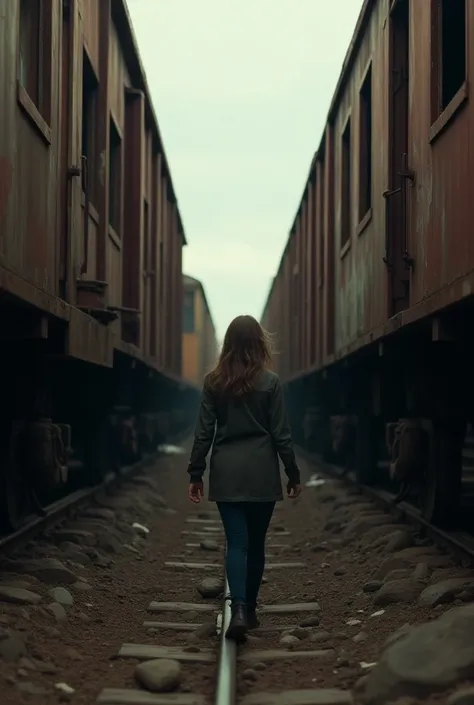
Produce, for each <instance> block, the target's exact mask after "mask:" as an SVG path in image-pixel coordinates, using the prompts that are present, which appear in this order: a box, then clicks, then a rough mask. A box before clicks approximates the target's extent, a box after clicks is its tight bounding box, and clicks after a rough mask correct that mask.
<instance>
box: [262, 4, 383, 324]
mask: <svg viewBox="0 0 474 705" xmlns="http://www.w3.org/2000/svg"><path fill="white" fill-rule="evenodd" d="M376 2H377V0H364V2H363V5H362V8H361V10H360V12H359V16H358V18H357V22H356V26H355V29H354V32H353V34H352V39H351V41H350V44H349V47H348V49H347V51H346V54H345V57H344V61H343V62H342V67H341V71H340V74H339V79H338V82H337V84H336V88H335V90H334V93H333V97H332V100H331V103H330V105H329V110H328V113H327V118H326V121H325V123H324V129H323V134H322V135H321V138H320V140H319V146H318V149H317V150H316V152H315V153H314V156H313V159H312V161H311V166H310V169H309V174H308V177H307V178H306V181H305V188H304V192H305V191H306V186H307V184H308V181H309V178H310V177H311V173H312V170H313V168H314V167H315V166H316V163H317V161H318V156H319V154H320V153H322V152H323V151H324V146H325V140H326V128H327V125H328V124H331V123H332V122H333V120H334V117H335V113H336V110H337V107H338V104H339V100H340V98H341V94H342V91H343V88H344V86H345V84H346V81H347V78H348V75H349V71H350V70H351V68H352V64H353V62H354V60H355V57H356V53H357V50H358V48H359V43H360V40H361V37H362V32H363V30H364V29H365V26H366V24H367V22H368V20H369V18H370V15H371V13H372V10H373V9H374V7H375V4H376ZM304 192H303V193H304ZM303 198H304V195H303V196H302V198H301V199H300V202H299V204H298V208H297V210H296V214H295V216H294V218H293V221H292V225H291V228H290V230H289V233H288V238H287V241H286V244H285V247H284V249H283V252H282V254H281V257H280V263H279V265H278V269H277V272H276V274H275V276H274V277H273V279H272V282H271V284H270V289H269V291H268V295H267V298H266V300H265V304H264V306H263V311H262V315H261V318H263V317H264V315H265V313H266V310H267V307H268V304H269V303H270V299H271V296H272V293H273V288H274V286H275V280H276V278H277V277H278V275H279V274H280V272H281V268H282V266H283V261H284V258H285V255H286V252H287V250H288V247H289V244H290V241H291V237H292V235H293V232H294V228H295V224H296V219H297V217H298V214H299V212H300V209H301V204H302V202H303Z"/></svg>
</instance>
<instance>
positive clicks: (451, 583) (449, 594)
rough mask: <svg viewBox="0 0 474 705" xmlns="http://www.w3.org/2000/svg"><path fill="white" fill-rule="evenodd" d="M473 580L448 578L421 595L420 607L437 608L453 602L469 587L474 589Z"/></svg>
mask: <svg viewBox="0 0 474 705" xmlns="http://www.w3.org/2000/svg"><path fill="white" fill-rule="evenodd" d="M472 585H473V581H472V578H471V579H469V578H448V579H447V580H443V581H442V582H440V583H436V584H435V585H430V586H429V587H427V588H425V589H424V590H423V592H422V593H421V595H420V599H419V602H420V605H426V606H429V607H436V606H437V605H442V604H446V603H447V602H452V601H453V600H454V599H455V597H456V596H457V594H458V593H460V592H462V590H464V589H466V588H467V587H472Z"/></svg>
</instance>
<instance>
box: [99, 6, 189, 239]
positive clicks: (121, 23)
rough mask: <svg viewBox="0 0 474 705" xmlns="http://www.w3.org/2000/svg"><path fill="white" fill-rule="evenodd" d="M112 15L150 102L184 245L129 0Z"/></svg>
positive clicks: (168, 169) (180, 227)
mask: <svg viewBox="0 0 474 705" xmlns="http://www.w3.org/2000/svg"><path fill="white" fill-rule="evenodd" d="M112 16H113V17H114V18H115V20H116V21H117V23H118V28H119V30H120V32H121V36H120V39H121V41H122V42H123V48H124V50H125V51H127V52H128V56H127V59H128V62H129V63H130V64H131V65H132V66H133V67H134V69H135V71H134V73H135V74H136V75H135V76H134V78H136V79H138V82H139V84H140V85H139V86H135V87H136V88H140V89H141V90H143V92H144V94H145V97H146V100H147V103H148V109H149V111H150V114H151V117H152V122H153V128H154V131H155V137H156V139H157V141H158V144H159V148H160V152H161V154H162V156H163V162H164V166H165V170H166V173H167V176H168V179H169V183H170V187H171V191H172V194H173V200H174V203H175V204H176V211H177V216H178V225H179V229H180V234H181V237H182V239H183V245H187V244H188V243H187V239H186V234H185V230H184V225H183V220H182V217H181V213H180V210H179V205H178V198H177V195H176V190H175V187H174V184H173V178H172V175H171V169H170V165H169V161H168V157H167V156H166V151H165V146H164V142H163V139H162V137H161V132H160V127H159V123H158V117H157V114H156V111H155V107H154V105H153V101H152V98H151V93H150V88H149V85H148V81H147V77H146V72H145V68H144V66H143V62H142V59H141V55H140V50H139V48H138V42H137V38H136V36H135V30H134V28H133V22H132V18H131V15H130V11H129V9H128V5H127V0H112Z"/></svg>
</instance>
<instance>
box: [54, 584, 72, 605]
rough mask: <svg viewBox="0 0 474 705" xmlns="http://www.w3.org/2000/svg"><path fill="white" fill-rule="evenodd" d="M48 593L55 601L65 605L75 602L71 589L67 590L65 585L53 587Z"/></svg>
mask: <svg viewBox="0 0 474 705" xmlns="http://www.w3.org/2000/svg"><path fill="white" fill-rule="evenodd" d="M48 595H49V596H50V597H51V598H52V599H53V600H54V602H57V603H58V604H60V605H63V607H70V606H71V605H72V603H73V602H74V598H73V596H72V595H71V593H70V592H69V590H66V588H63V587H55V588H52V589H51V590H49V592H48Z"/></svg>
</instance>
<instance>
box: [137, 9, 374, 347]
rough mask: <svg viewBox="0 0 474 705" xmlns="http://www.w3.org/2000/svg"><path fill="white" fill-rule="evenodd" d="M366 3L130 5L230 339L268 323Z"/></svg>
mask: <svg viewBox="0 0 474 705" xmlns="http://www.w3.org/2000/svg"><path fill="white" fill-rule="evenodd" d="M361 4H362V3H361V0H332V1H331V2H325V0H128V5H129V10H130V14H131V16H132V20H133V25H134V29H135V32H136V35H137V40H138V44H139V48H140V52H141V56H142V60H143V64H144V66H145V70H146V74H147V78H148V83H149V86H150V90H151V93H152V97H153V101H154V105H155V108H156V111H157V115H158V120H159V123H160V129H161V133H162V136H163V140H164V144H165V150H166V153H167V156H168V159H169V162H170V166H171V171H172V175H173V181H174V185H175V188H176V192H177V196H178V201H179V207H180V211H181V215H182V218H183V222H184V227H185V230H186V236H187V239H188V243H189V244H188V246H187V247H186V248H185V250H184V271H185V272H186V273H187V274H190V275H191V276H194V277H197V278H198V279H200V280H201V281H202V282H203V285H204V287H205V290H206V293H207V297H208V300H209V303H210V307H211V311H212V315H213V318H214V322H215V324H216V328H217V332H218V336H219V338H222V336H223V334H224V332H225V329H226V327H227V325H228V323H229V322H230V321H231V319H232V318H233V317H234V316H236V315H238V314H239V313H250V314H252V315H254V316H256V317H257V318H259V317H260V315H261V313H262V309H263V305H264V303H265V299H266V296H267V293H268V289H269V287H270V283H271V280H272V277H273V276H274V274H275V273H276V270H277V267H278V264H279V260H280V256H281V253H282V250H283V247H284V245H285V242H286V238H287V235H288V229H289V227H290V226H291V223H292V221H293V218H294V215H295V211H296V208H297V206H298V202H299V199H300V197H301V194H302V189H303V185H304V182H305V179H306V176H307V173H308V169H309V165H310V163H311V159H312V156H313V154H314V151H315V150H316V149H317V147H318V144H319V141H320V137H321V132H322V129H323V126H324V123H325V120H326V115H327V110H328V107H329V103H330V101H331V98H332V94H333V92H334V89H335V86H336V82H337V79H338V76H339V72H340V69H341V65H342V61H343V59H344V56H345V53H346V50H347V48H348V46H349V42H350V39H351V36H352V33H353V30H354V27H355V23H356V20H357V16H358V14H359V11H360V7H361Z"/></svg>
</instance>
